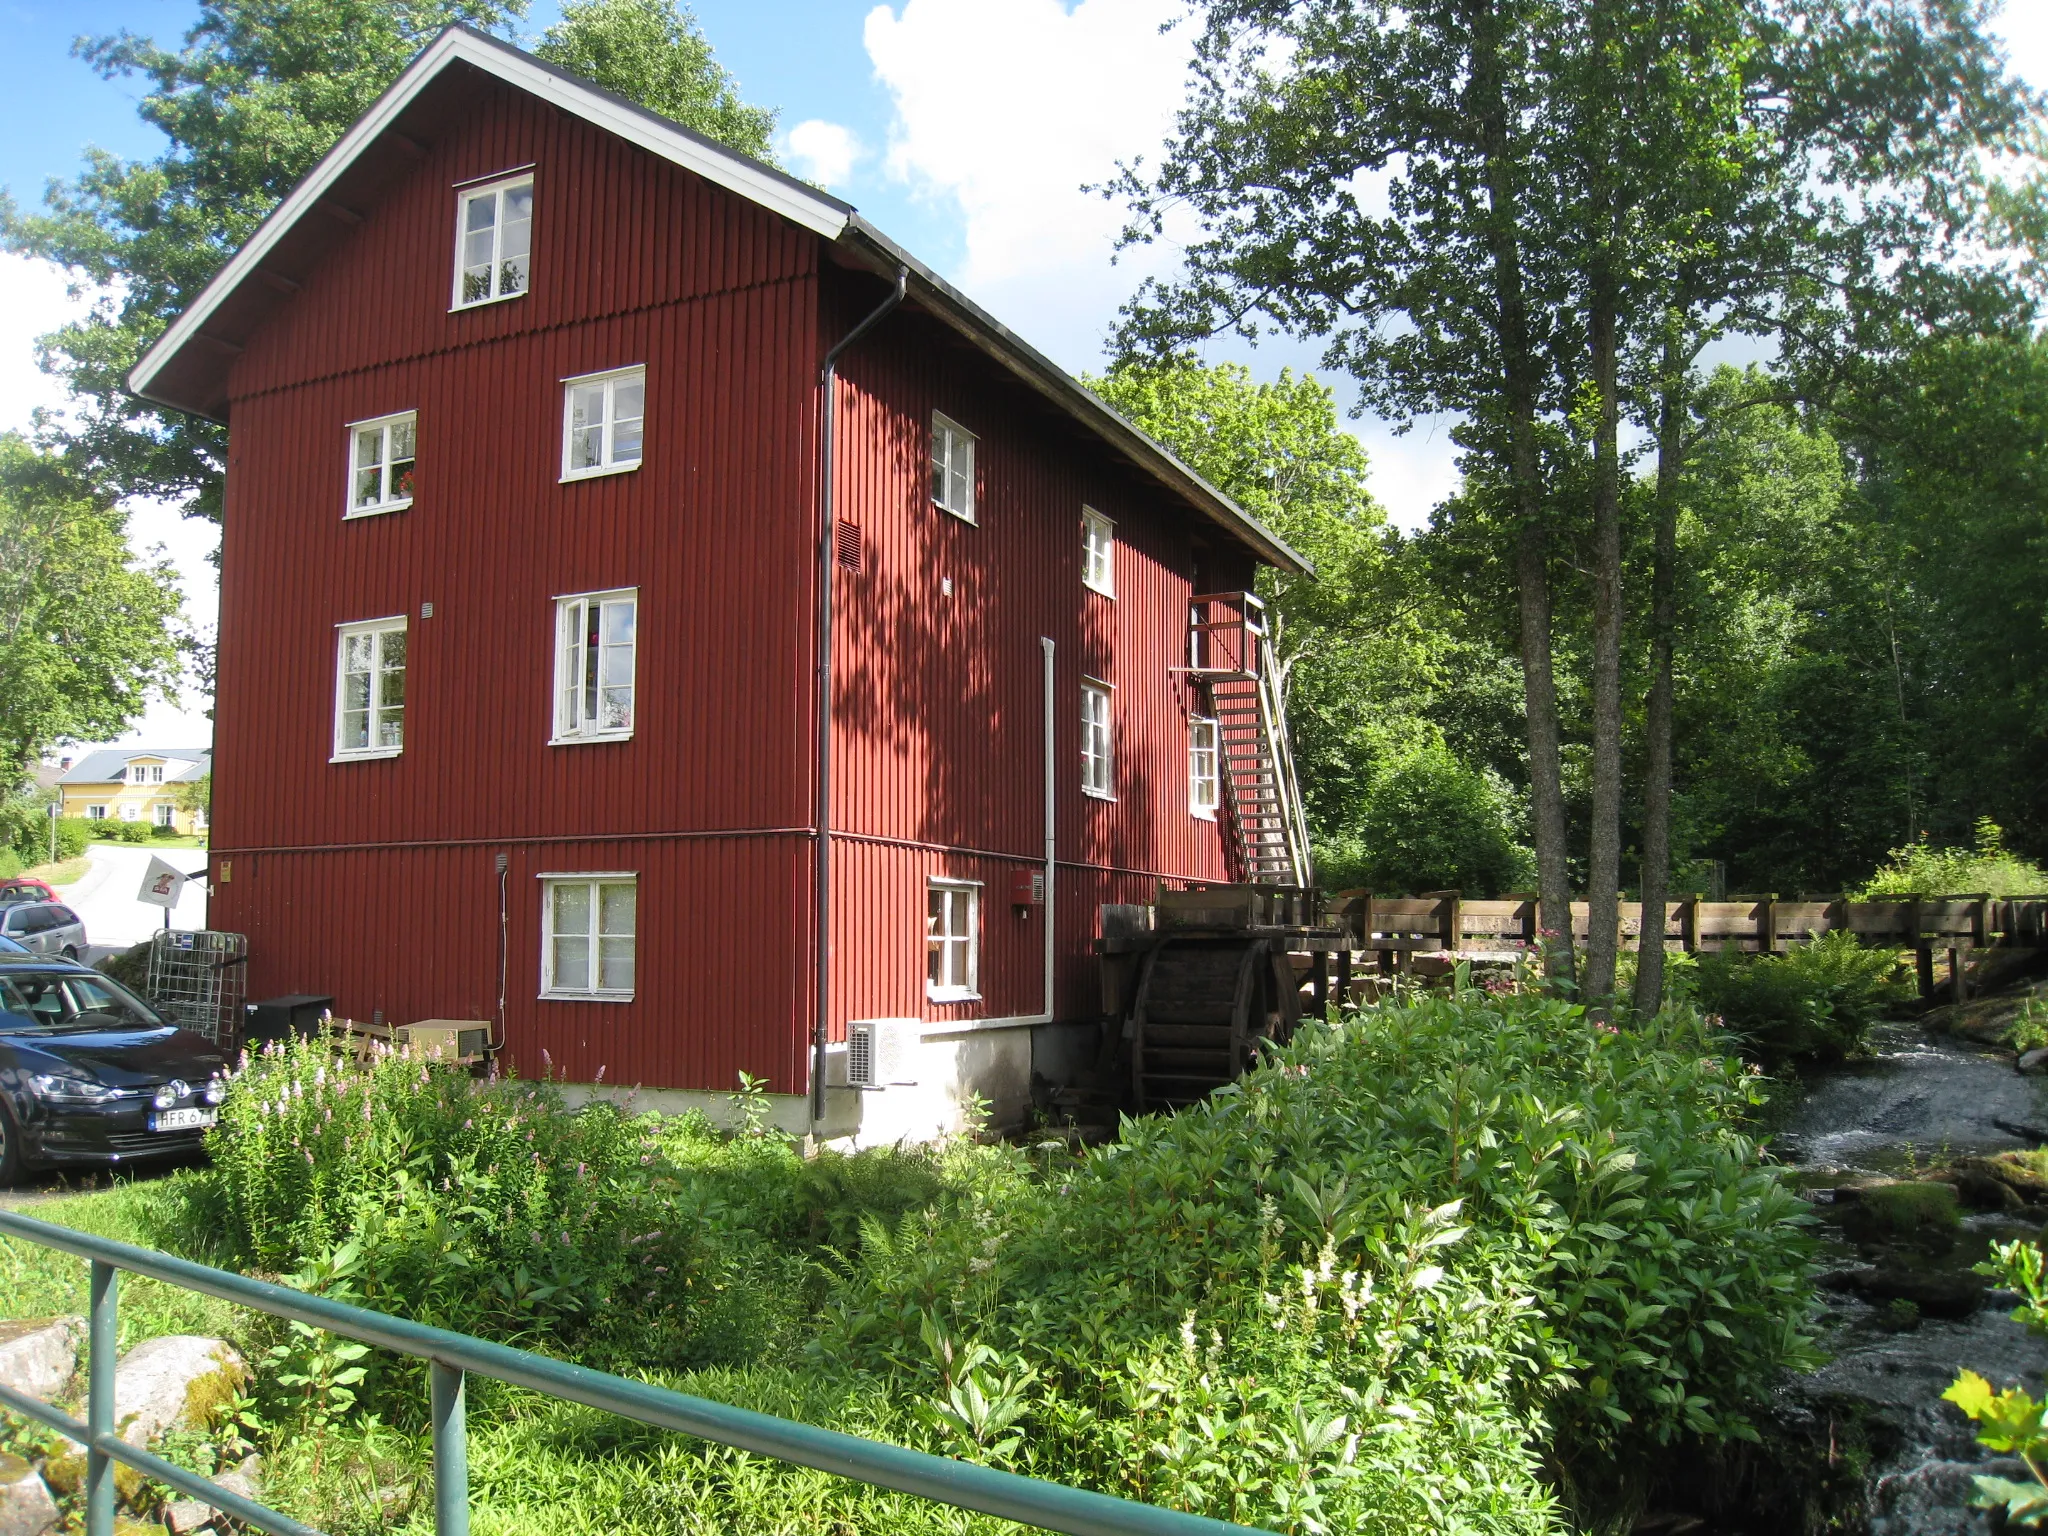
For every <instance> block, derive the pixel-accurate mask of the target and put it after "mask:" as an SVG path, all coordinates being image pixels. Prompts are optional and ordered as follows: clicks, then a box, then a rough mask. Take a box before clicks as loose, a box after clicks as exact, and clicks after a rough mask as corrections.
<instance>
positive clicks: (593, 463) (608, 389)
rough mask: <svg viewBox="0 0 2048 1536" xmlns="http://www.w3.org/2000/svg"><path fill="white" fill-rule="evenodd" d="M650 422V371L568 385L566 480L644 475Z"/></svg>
mask: <svg viewBox="0 0 2048 1536" xmlns="http://www.w3.org/2000/svg"><path fill="white" fill-rule="evenodd" d="M646 416H647V369H646V368H645V367H644V366H641V365H638V364H636V365H635V366H633V367H631V368H614V369H612V370H611V371H610V372H608V373H586V374H583V375H580V376H579V377H577V378H573V379H564V380H562V478H563V479H564V480H581V479H583V478H585V477H586V476H589V475H612V474H617V473H618V472H619V471H620V470H625V469H638V468H639V467H640V448H641V438H642V436H643V428H644V426H645V423H646Z"/></svg>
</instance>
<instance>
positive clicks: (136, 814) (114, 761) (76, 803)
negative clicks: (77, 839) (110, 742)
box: [57, 747, 213, 833]
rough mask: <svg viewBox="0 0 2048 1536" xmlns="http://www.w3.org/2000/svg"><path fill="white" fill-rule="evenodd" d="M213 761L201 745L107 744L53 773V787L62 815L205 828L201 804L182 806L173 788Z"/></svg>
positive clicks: (182, 829) (198, 775) (202, 774)
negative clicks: (195, 808)
mask: <svg viewBox="0 0 2048 1536" xmlns="http://www.w3.org/2000/svg"><path fill="white" fill-rule="evenodd" d="M212 767H213V754H212V753H211V752H208V751H206V750H204V749H203V748H185V747H164V748H150V747H125V748H124V747H109V748H105V749H103V750H101V751H98V752H88V753H86V755H85V756H84V757H82V758H80V759H79V760H78V761H77V762H76V763H74V764H72V765H71V766H70V767H69V768H67V769H65V770H64V772H63V773H62V774H61V775H60V776H59V777H58V779H57V792H58V793H59V794H60V795H62V796H63V800H64V814H65V815H66V816H83V817H85V818H86V819H87V820H88V821H136V822H146V823H148V824H149V825H150V826H153V827H170V828H171V829H173V830H174V831H177V832H181V833H194V832H204V831H205V830H206V812H205V810H204V809H203V808H202V809H200V810H198V811H188V810H186V809H184V808H183V807H182V806H181V805H179V803H178V792H179V789H180V787H181V786H183V785H187V784H191V783H193V782H194V781H196V780H198V779H203V778H205V777H206V775H207V774H208V773H209V772H210V771H211V770H212ZM110 830H111V829H110Z"/></svg>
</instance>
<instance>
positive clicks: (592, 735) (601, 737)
mask: <svg viewBox="0 0 2048 1536" xmlns="http://www.w3.org/2000/svg"><path fill="white" fill-rule="evenodd" d="M632 739H633V733H632V732H631V731H588V732H582V733H579V734H577V735H574V736H550V737H549V738H548V745H549V746H551V747H583V746H592V745H595V744H597V743H599V742H606V741H631V740H632Z"/></svg>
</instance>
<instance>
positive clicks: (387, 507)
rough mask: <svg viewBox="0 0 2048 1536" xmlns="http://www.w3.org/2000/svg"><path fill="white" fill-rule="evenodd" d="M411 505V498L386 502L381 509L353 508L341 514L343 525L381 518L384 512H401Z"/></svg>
mask: <svg viewBox="0 0 2048 1536" xmlns="http://www.w3.org/2000/svg"><path fill="white" fill-rule="evenodd" d="M411 505H412V500H411V498H409V497H408V498H407V499H406V500H404V501H391V502H386V503H385V504H384V505H383V506H381V507H353V508H351V509H350V510H348V511H346V512H344V513H342V514H341V520H342V521H343V522H344V523H355V522H360V521H362V519H364V518H366V517H382V516H383V515H384V514H385V513H386V512H403V511H404V510H405V509H406V508H407V507H410V506H411Z"/></svg>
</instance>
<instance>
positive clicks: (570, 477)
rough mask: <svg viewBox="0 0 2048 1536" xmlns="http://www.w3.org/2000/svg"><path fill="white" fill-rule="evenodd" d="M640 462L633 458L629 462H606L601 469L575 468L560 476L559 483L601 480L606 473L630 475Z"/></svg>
mask: <svg viewBox="0 0 2048 1536" xmlns="http://www.w3.org/2000/svg"><path fill="white" fill-rule="evenodd" d="M640 464H641V461H640V460H639V459H635V460H634V461H633V462H632V463H630V464H607V465H605V466H604V467H603V468H602V469H575V470H571V471H570V472H569V473H568V474H566V475H564V476H562V480H561V483H562V484H563V485H568V484H570V483H571V482H572V481H576V480H602V479H603V478H604V477H605V476H606V475H630V474H631V473H632V472H633V471H634V470H636V469H638V468H639V467H640Z"/></svg>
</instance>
